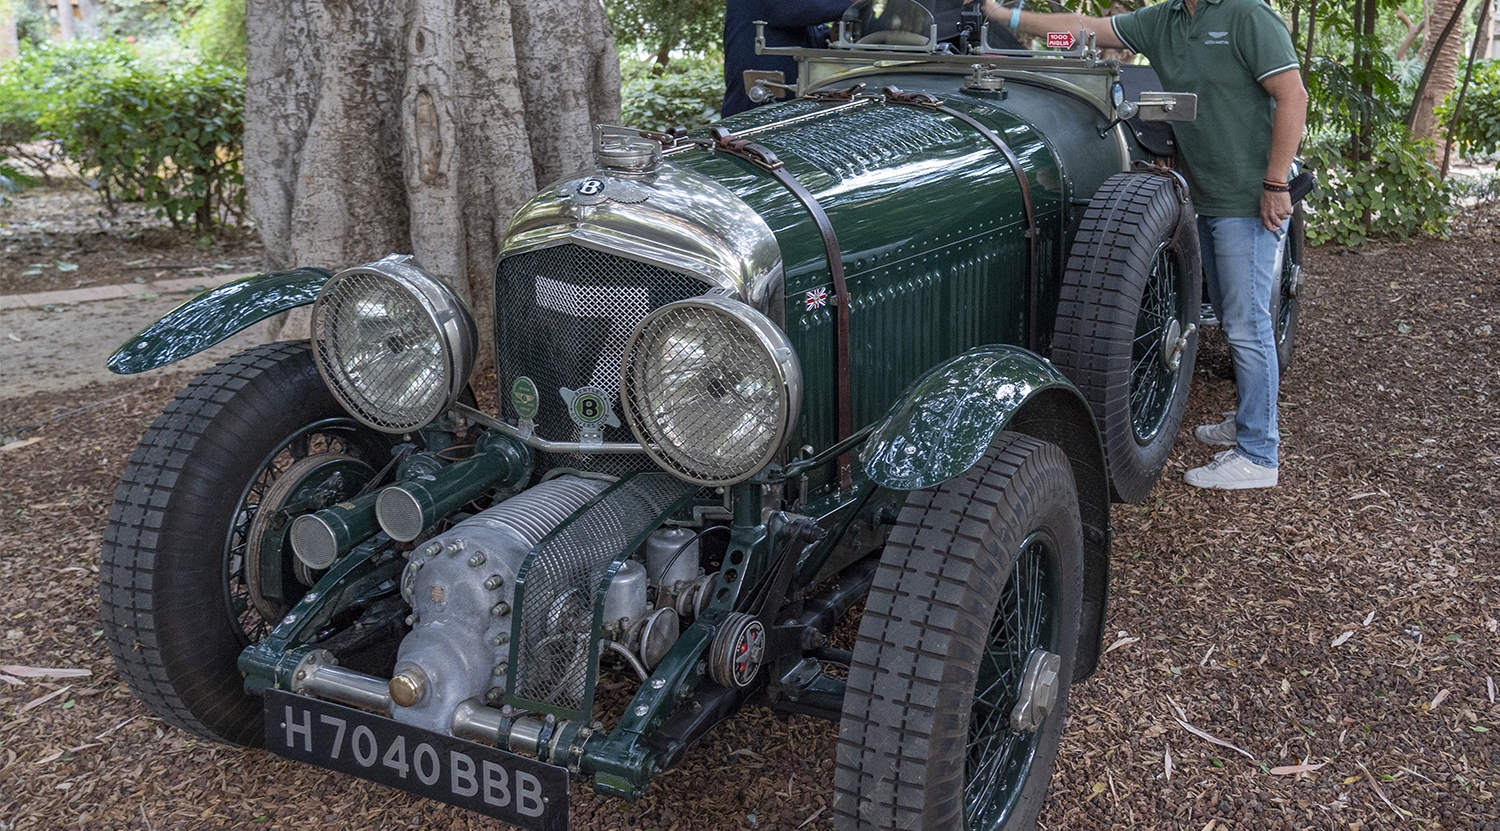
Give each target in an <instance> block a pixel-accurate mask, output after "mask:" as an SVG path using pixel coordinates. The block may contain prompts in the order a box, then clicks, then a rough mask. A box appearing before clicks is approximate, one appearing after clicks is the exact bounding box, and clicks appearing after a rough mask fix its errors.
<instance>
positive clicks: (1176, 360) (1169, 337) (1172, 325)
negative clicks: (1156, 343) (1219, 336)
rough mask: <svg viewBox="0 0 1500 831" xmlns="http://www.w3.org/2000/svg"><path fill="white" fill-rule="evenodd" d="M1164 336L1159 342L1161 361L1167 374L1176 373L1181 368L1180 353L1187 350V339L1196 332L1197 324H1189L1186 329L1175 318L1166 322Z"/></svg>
mask: <svg viewBox="0 0 1500 831" xmlns="http://www.w3.org/2000/svg"><path fill="white" fill-rule="evenodd" d="M1165 329H1166V335H1165V336H1164V337H1163V338H1162V340H1161V360H1162V364H1163V365H1165V366H1166V368H1167V371H1168V372H1176V371H1177V370H1178V369H1180V368H1181V367H1182V353H1183V352H1184V351H1186V350H1187V345H1188V338H1191V337H1192V336H1193V333H1194V332H1197V331H1198V324H1196V323H1189V324H1188V326H1187V328H1186V329H1184V328H1182V324H1181V323H1180V322H1178V321H1177V319H1176V318H1173V319H1172V320H1169V321H1167V325H1166V327H1165Z"/></svg>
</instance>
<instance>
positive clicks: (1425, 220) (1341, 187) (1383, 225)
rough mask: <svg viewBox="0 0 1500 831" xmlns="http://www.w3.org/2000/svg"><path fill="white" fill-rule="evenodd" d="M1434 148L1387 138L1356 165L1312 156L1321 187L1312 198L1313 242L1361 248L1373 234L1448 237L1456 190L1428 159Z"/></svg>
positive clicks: (1310, 230) (1309, 233)
mask: <svg viewBox="0 0 1500 831" xmlns="http://www.w3.org/2000/svg"><path fill="white" fill-rule="evenodd" d="M1430 150H1431V146H1430V145H1428V144H1426V143H1419V142H1413V141H1410V140H1405V141H1403V140H1399V139H1396V140H1390V139H1388V140H1385V141H1382V142H1381V143H1380V144H1378V145H1376V147H1375V151H1374V153H1373V154H1372V158H1371V160H1370V162H1369V163H1368V164H1364V165H1360V166H1357V167H1356V166H1351V165H1350V164H1349V163H1348V162H1346V161H1344V160H1343V159H1340V158H1338V157H1328V156H1324V157H1322V158H1316V157H1315V158H1313V159H1312V165H1313V167H1314V168H1315V169H1317V170H1318V178H1319V188H1318V191H1317V192H1316V193H1314V194H1313V195H1312V196H1311V197H1310V198H1309V205H1308V206H1309V208H1311V209H1312V213H1311V214H1310V215H1309V217H1308V223H1307V238H1308V241H1310V242H1312V243H1313V244H1315V245H1317V244H1321V243H1324V242H1336V243H1339V244H1341V245H1359V244H1360V243H1362V242H1364V241H1365V239H1366V238H1367V237H1371V236H1398V237H1401V238H1402V239H1405V238H1406V237H1409V236H1411V235H1412V234H1415V233H1418V232H1426V233H1433V234H1438V235H1440V236H1441V235H1446V232H1447V226H1448V217H1449V216H1450V215H1451V214H1452V211H1453V207H1452V206H1453V192H1452V188H1451V187H1450V186H1449V184H1448V183H1447V182H1444V181H1443V180H1442V179H1441V177H1439V175H1438V171H1437V168H1436V167H1434V166H1433V164H1432V162H1430V161H1428V153H1429V152H1430ZM1367 220H1368V221H1367Z"/></svg>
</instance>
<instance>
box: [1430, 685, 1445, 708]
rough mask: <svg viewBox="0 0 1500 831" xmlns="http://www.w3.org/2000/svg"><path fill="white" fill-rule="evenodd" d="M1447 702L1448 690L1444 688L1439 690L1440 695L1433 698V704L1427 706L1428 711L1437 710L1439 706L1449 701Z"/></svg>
mask: <svg viewBox="0 0 1500 831" xmlns="http://www.w3.org/2000/svg"><path fill="white" fill-rule="evenodd" d="M1447 700H1448V688H1447V687H1444V688H1442V689H1441V690H1438V694H1437V695H1435V696H1433V697H1432V703H1430V704H1428V705H1427V709H1429V710H1436V709H1437V707H1438V705H1439V704H1442V703H1443V702H1444V701H1447Z"/></svg>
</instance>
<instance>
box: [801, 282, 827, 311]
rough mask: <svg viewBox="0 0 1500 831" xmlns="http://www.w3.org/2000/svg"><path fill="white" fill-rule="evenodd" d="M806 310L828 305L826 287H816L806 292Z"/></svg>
mask: <svg viewBox="0 0 1500 831" xmlns="http://www.w3.org/2000/svg"><path fill="white" fill-rule="evenodd" d="M806 299H807V310H808V311H809V312H810V311H812V310H813V309H821V308H823V307H824V306H827V305H828V289H826V288H816V289H813V290H812V291H809V292H808V293H807V297H806Z"/></svg>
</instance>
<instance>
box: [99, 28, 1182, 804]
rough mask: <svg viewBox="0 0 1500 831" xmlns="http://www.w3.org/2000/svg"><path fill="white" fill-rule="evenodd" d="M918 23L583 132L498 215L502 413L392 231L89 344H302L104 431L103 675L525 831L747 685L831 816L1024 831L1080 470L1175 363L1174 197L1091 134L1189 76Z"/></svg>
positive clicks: (1168, 385) (1096, 470)
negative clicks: (156, 413)
mask: <svg viewBox="0 0 1500 831" xmlns="http://www.w3.org/2000/svg"><path fill="white" fill-rule="evenodd" d="M891 5H892V7H894V6H895V3H894V0H893V2H892V4H891ZM912 5H913V4H910V3H907V4H905V6H904V7H903V8H905V7H910V6H912ZM867 17H868V16H867ZM887 17H888V16H887ZM918 24H919V25H916V26H913V25H912V21H911V19H910V17H909V16H908V19H907V20H906V21H904V22H903V23H900V24H899V25H898V24H897V22H895V21H893V20H889V19H883V18H882V17H874V18H873V19H865V20H853V19H851V20H849V21H846V22H844V23H842V24H841V25H840V27H839V30H838V32H837V37H836V39H835V40H834V41H833V42H832V43H830V45H829V46H828V48H826V49H819V50H805V51H796V50H794V51H795V57H797V58H798V59H799V60H801V61H802V71H801V76H800V81H799V83H798V84H797V85H796V86H795V87H794V88H788V87H787V86H786V85H783V84H778V83H777V82H776V80H775V79H768V78H764V77H761V78H754V79H751V83H752V85H753V87H754V91H755V92H756V94H757V95H758V96H761V97H769V96H775V95H778V94H781V95H784V96H785V97H786V98H787V99H788V100H785V101H782V102H777V103H772V104H770V105H768V106H765V107H761V108H758V109H755V110H753V111H751V112H748V113H745V114H743V115H740V116H737V117H735V118H731V119H729V120H726V121H724V122H722V123H721V124H720V125H719V126H718V127H716V128H715V129H713V130H712V131H709V132H706V133H693V134H686V133H684V134H674V135H656V134H650V133H643V132H640V131H635V130H626V129H619V128H609V129H600V130H599V131H598V135H597V136H596V152H595V165H594V167H593V168H592V169H589V170H585V171H582V172H580V173H579V174H578V175H576V176H572V177H570V178H567V179H565V180H563V181H560V182H557V183H555V184H553V185H552V186H550V187H548V188H547V189H546V190H544V191H543V192H541V193H540V194H538V195H537V196H536V197H535V198H534V199H533V200H532V201H531V202H530V203H529V204H527V205H526V206H525V207H524V208H523V209H522V210H521V211H520V212H519V213H518V214H517V215H516V216H515V218H514V221H513V223H512V224H511V226H510V229H509V233H508V237H507V241H506V243H505V247H504V251H503V253H502V255H501V256H500V258H499V262H498V263H497V265H496V266H495V273H494V275H495V276H494V279H495V314H494V319H495V320H496V321H497V325H496V331H495V332H494V341H495V351H494V354H493V355H492V356H489V357H492V359H493V362H494V366H495V369H496V374H497V377H498V395H497V396H496V397H497V399H498V400H488V401H484V402H479V401H477V400H476V398H475V396H474V394H473V393H472V391H471V387H470V384H469V382H470V374H471V370H472V367H473V366H474V365H475V363H476V362H477V361H478V360H479V355H478V354H477V352H478V346H477V344H478V343H479V342H480V339H479V337H478V333H477V332H476V328H475V325H474V323H473V320H472V318H471V316H470V312H469V310H468V309H467V308H466V307H465V306H464V304H463V303H462V302H460V301H459V300H458V299H457V298H456V296H455V295H454V293H453V292H452V291H451V290H450V289H449V288H447V287H446V286H445V285H444V284H443V283H442V282H441V281H439V280H437V279H435V278H434V277H433V276H431V275H430V274H428V273H427V272H425V271H424V270H423V269H422V267H421V264H420V263H418V262H416V261H414V260H413V259H412V258H411V257H408V256H396V255H393V256H390V257H386V258H385V259H382V260H379V261H378V262H373V263H369V264H366V265H360V266H357V267H353V268H347V269H345V270H343V271H340V272H338V273H337V274H333V273H330V272H327V271H323V270H320V269H316V268H304V269H299V270H297V271H292V272H285V273H276V274H265V275H261V276H258V277H254V278H249V279H246V280H243V281H239V282H236V283H231V284H229V285H226V286H224V287H221V288H218V289H215V290H213V291H210V292H208V293H206V294H204V295H202V296H200V297H198V298H196V299H194V300H192V301H190V302H189V303H187V304H186V305H184V306H183V307H182V308H180V309H178V310H176V311H174V312H173V313H171V314H169V315H168V316H167V317H166V318H164V319H163V320H161V321H159V322H158V323H156V324H153V326H151V327H150V328H148V329H147V330H146V331H144V332H142V333H141V335H139V336H138V337H136V338H134V339H132V340H131V341H130V342H129V343H126V344H125V345H124V346H122V347H121V349H120V350H119V352H117V353H116V355H115V356H114V357H113V358H112V359H111V366H112V367H113V368H114V369H115V370H116V371H118V372H127V373H128V372H137V371H142V370H145V369H149V368H152V367H157V366H161V365H164V364H166V363H170V362H171V361H174V360H177V359H179V358H181V357H184V356H185V355H188V354H192V353H193V352H196V351H198V350H200V349H202V348H205V347H206V346H208V345H210V344H212V343H214V342H217V341H218V340H221V339H222V338H224V337H227V336H228V335H229V334H231V333H233V332H234V331H236V330H238V329H241V328H244V327H245V326H248V325H250V324H251V323H253V322H255V321H257V320H260V319H262V318H264V317H266V316H267V315H270V314H273V313H276V312H279V311H282V310H285V309H289V308H292V307H295V306H299V305H305V304H308V303H311V304H312V329H313V335H312V339H311V341H310V342H308V341H300V342H288V343H275V344H270V345H266V346H261V347H257V348H254V349H250V350H248V351H245V352H243V353H241V354H239V355H237V356H235V357H232V358H229V359H227V360H225V361H223V362H221V363H219V364H218V365H217V366H215V367H214V368H212V369H210V370H208V371H207V372H205V373H203V374H202V375H200V376H198V377H197V378H195V379H194V380H193V381H192V382H191V383H190V384H189V385H188V386H187V387H186V388H185V389H184V390H182V392H181V393H180V394H179V395H178V396H177V398H176V399H175V400H174V401H173V402H172V403H171V404H170V405H169V406H168V407H167V409H166V410H165V411H164V412H163V413H162V415H161V416H160V417H159V418H158V419H157V420H156V422H155V423H154V424H153V425H152V426H151V428H150V429H149V430H148V431H147V433H146V434H145V436H144V437H143V438H142V440H141V443H140V446H139V448H138V449H137V451H136V452H135V454H134V456H133V457H132V458H131V461H130V464H129V466H128V468H127V469H126V472H125V474H124V477H123V479H122V481H121V483H120V485H119V489H118V490H117V491H116V494H115V501H114V505H113V508H112V509H111V511H110V515H109V524H108V527H107V529H106V531H105V535H104V545H103V567H102V571H101V587H100V591H101V594H102V609H103V618H104V628H105V632H106V638H107V640H108V642H109V644H110V647H111V650H112V652H113V655H114V659H115V661H116V663H117V664H118V666H119V668H120V671H121V673H122V675H123V676H124V677H125V678H126V679H127V681H128V682H129V684H130V686H131V688H132V689H133V690H134V691H135V693H136V694H137V695H138V696H139V697H140V698H141V699H142V700H143V701H144V702H145V703H146V704H147V706H149V707H150V708H151V710H152V711H153V712H155V713H156V714H157V715H159V716H160V717H162V718H163V719H165V720H166V721H168V722H170V723H172V724H174V725H176V726H178V727H180V728H182V729H185V730H188V731H191V732H193V733H195V734H198V735H201V736H205V737H210V738H213V739H217V740H222V741H225V742H232V743H237V744H245V745H262V744H263V745H264V746H265V747H266V748H267V749H268V750H270V751H272V752H275V753H277V754H280V755H283V756H287V757H290V758H293V759H299V760H302V761H305V762H308V763H311V764H315V765H321V766H324V767H327V768H332V769H335V770H340V771H343V772H346V773H349V774H351V775H354V776H358V777H363V778H366V779H370V780H374V781H377V782H382V783H385V784H388V785H390V786H393V787H396V788H402V789H405V790H408V791H413V792H415V793H418V794H422V795H424V796H427V797H430V798H433V799H437V800H442V801H445V802H448V803H452V804H454V805H458V806H462V807H464V808H468V809H471V810H474V811H479V812H482V813H485V814H488V815H491V816H494V817H498V818H499V819H501V820H504V821H506V822H509V823H513V824H515V825H518V826H522V827H526V828H536V829H561V828H565V827H567V825H568V817H569V813H568V800H569V796H568V793H569V780H570V779H571V780H581V781H586V782H589V783H591V784H592V786H593V788H594V789H595V790H596V791H598V792H599V793H603V794H608V795H612V796H617V797H621V798H624V799H636V798H638V797H640V796H641V795H642V794H643V793H644V792H645V791H646V789H647V788H648V787H649V786H650V784H651V782H652V780H653V779H654V778H655V777H657V776H658V775H659V774H661V773H662V772H663V771H665V770H667V769H669V768H671V767H672V766H674V765H676V764H678V763H680V762H681V761H682V760H683V758H684V756H685V754H687V753H691V752H693V751H692V750H691V747H692V745H693V744H694V742H696V741H697V740H698V739H700V738H701V737H703V736H704V735H705V733H707V732H708V731H709V730H711V729H712V728H713V727H714V726H715V725H716V724H717V723H719V722H720V721H722V720H724V719H725V718H727V717H729V716H730V715H732V714H733V713H735V712H736V711H737V710H738V709H739V708H740V707H741V706H743V705H744V704H745V703H746V702H749V701H752V700H755V701H763V702H767V703H769V704H770V705H771V706H772V707H775V708H779V709H781V710H784V711H790V712H794V713H804V714H811V715H815V716H821V717H825V718H828V719H831V720H833V721H835V722H837V723H838V724H839V732H838V752H837V760H836V762H837V764H836V768H835V770H834V774H833V782H832V783H831V784H832V787H833V792H834V809H835V814H836V818H835V820H834V824H835V826H836V827H838V828H841V829H854V828H872V829H887V828H930V829H953V828H960V827H967V828H974V829H980V828H983V829H1016V828H1026V827H1030V825H1031V824H1032V823H1033V822H1034V821H1035V818H1036V816H1037V814H1038V812H1039V811H1040V810H1041V806H1042V803H1043V800H1044V798H1045V794H1046V791H1047V786H1048V780H1049V778H1050V775H1051V770H1052V765H1053V758H1054V755H1055V753H1056V752H1057V748H1058V743H1059V739H1060V736H1061V733H1062V728H1063V723H1064V719H1065V714H1066V705H1067V699H1068V690H1069V687H1070V685H1071V684H1072V683H1074V682H1075V681H1077V680H1079V679H1082V678H1084V677H1085V676H1087V675H1088V674H1089V673H1091V672H1092V671H1093V670H1094V668H1095V666H1096V664H1097V662H1098V659H1099V653H1100V637H1101V629H1102V625H1103V621H1104V616H1105V601H1106V595H1107V586H1108V582H1109V569H1110V503H1111V500H1112V499H1116V500H1127V501H1129V500H1139V499H1141V498H1143V497H1144V496H1145V495H1146V494H1147V492H1148V491H1149V490H1150V489H1151V488H1152V487H1153V485H1154V483H1155V481H1156V479H1157V477H1158V475H1159V472H1160V470H1161V467H1162V464H1163V461H1164V459H1165V458H1166V456H1167V454H1168V452H1169V451H1170V449H1171V447H1172V444H1173V441H1174V438H1175V436H1176V434H1177V432H1178V426H1179V421H1180V419H1181V415H1182V411H1183V406H1184V399H1185V398H1186V396H1187V391H1188V385H1189V381H1190V379H1191V375H1192V368H1193V361H1194V352H1195V349H1196V337H1195V330H1196V323H1197V320H1198V315H1199V293H1200V291H1199V274H1200V269H1199V262H1198V247H1197V241H1196V236H1195V232H1194V223H1193V222H1192V221H1191V220H1192V216H1193V213H1192V208H1191V205H1190V204H1189V199H1188V195H1187V191H1186V189H1185V188H1184V187H1183V185H1182V183H1181V181H1180V179H1179V178H1178V177H1177V176H1176V175H1175V174H1174V173H1173V172H1172V171H1171V169H1170V167H1169V165H1168V162H1169V159H1168V158H1167V157H1166V154H1165V153H1162V152H1153V151H1152V150H1150V149H1148V148H1147V147H1145V146H1143V145H1142V144H1141V142H1140V141H1139V140H1138V137H1137V135H1136V133H1137V129H1136V128H1137V127H1138V126H1139V125H1140V124H1141V122H1140V121H1139V119H1137V120H1135V121H1132V120H1129V119H1127V118H1125V116H1128V115H1132V114H1135V115H1137V116H1143V115H1144V116H1148V117H1155V118H1158V119H1159V118H1163V117H1182V116H1184V115H1187V114H1188V112H1189V111H1190V110H1191V108H1192V105H1193V102H1192V101H1191V100H1190V99H1189V98H1185V97H1183V96H1173V95H1167V94H1161V93H1155V94H1152V93H1141V96H1142V97H1141V100H1139V101H1135V100H1127V98H1133V97H1134V96H1133V95H1132V94H1130V93H1129V91H1128V90H1127V88H1126V86H1125V85H1126V84H1127V83H1128V82H1129V79H1128V78H1127V77H1126V76H1125V75H1122V71H1121V68H1120V67H1119V66H1118V65H1117V64H1116V63H1115V62H1113V61H1108V60H1102V59H1100V57H1099V55H1098V54H1097V53H1096V52H1095V51H1094V50H1093V48H1092V47H1091V45H1090V44H1089V43H1080V44H1078V45H1077V46H1075V47H1074V48H1072V49H1068V50H1063V51H1054V52H1024V51H1017V50H1009V51H1007V50H997V49H993V48H990V47H989V46H988V45H987V42H986V41H987V38H988V36H989V33H988V32H987V30H986V29H985V28H984V27H983V26H981V25H979V21H978V20H977V19H970V18H961V19H959V20H958V21H957V22H956V23H953V24H952V25H951V26H949V27H948V29H951V31H950V30H944V29H943V28H942V27H940V26H939V25H938V24H937V23H934V22H932V20H931V18H930V17H929V18H926V19H924V20H921V21H918ZM924 32H925V34H923V33H924ZM1167 152H1168V153H1169V151H1167ZM857 606H858V607H861V608H862V613H861V616H860V619H859V620H858V627H857V628H858V634H857V636H855V637H854V638H853V640H852V643H841V642H839V641H836V640H833V639H831V636H833V635H834V631H835V627H836V626H837V624H838V623H839V622H840V620H841V619H843V618H844V617H845V614H846V612H849V611H850V610H851V609H853V608H855V607H857ZM849 647H852V648H849ZM601 675H606V676H607V677H609V678H627V679H633V681H632V683H633V684H634V687H633V688H634V690H635V691H634V693H633V695H632V696H631V697H629V698H628V700H627V699H625V698H622V697H618V696H615V697H611V696H607V695H602V694H596V693H598V692H599V690H600V684H599V681H600V677H601Z"/></svg>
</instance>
